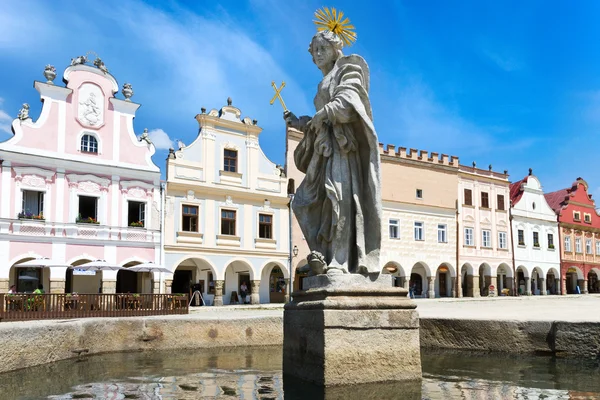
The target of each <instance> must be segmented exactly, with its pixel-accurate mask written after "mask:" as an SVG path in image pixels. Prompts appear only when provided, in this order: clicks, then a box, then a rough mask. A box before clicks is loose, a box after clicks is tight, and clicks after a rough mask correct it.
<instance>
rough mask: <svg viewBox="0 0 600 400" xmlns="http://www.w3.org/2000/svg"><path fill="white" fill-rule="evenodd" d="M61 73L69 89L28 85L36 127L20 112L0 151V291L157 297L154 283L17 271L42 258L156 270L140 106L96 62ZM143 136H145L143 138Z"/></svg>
mask: <svg viewBox="0 0 600 400" xmlns="http://www.w3.org/2000/svg"><path fill="white" fill-rule="evenodd" d="M94 65H95V66H92V65H90V64H88V63H87V60H86V59H85V58H84V57H78V58H76V59H75V60H73V61H72V63H71V66H69V67H68V68H66V69H65V71H64V74H63V81H64V82H65V84H66V85H65V86H62V85H59V84H54V83H53V80H54V78H55V77H56V71H55V69H54V67H52V66H47V67H46V70H45V71H44V75H45V76H46V78H47V79H48V81H47V82H45V83H44V82H38V81H36V82H34V87H35V89H36V90H37V91H38V92H39V93H40V97H41V100H42V102H43V107H42V110H41V114H40V115H39V117H38V118H37V120H35V121H34V120H33V119H32V116H30V115H29V106H28V105H27V104H24V105H23V109H22V110H21V111H20V113H19V117H18V118H17V119H16V120H14V122H13V123H12V131H13V134H14V136H13V137H12V138H10V139H9V140H7V141H5V142H3V143H0V158H1V159H2V178H1V180H0V192H1V193H2V196H1V198H0V260H1V262H0V291H2V292H6V291H7V289H8V287H9V285H13V284H14V285H16V286H17V290H18V291H20V292H28V291H32V290H33V289H34V288H35V287H36V286H37V285H39V284H42V285H43V287H44V289H45V290H46V292H52V293H62V292H64V291H67V292H83V293H98V291H102V292H103V293H114V292H115V291H116V292H132V293H135V292H138V293H150V292H152V291H157V290H158V287H159V282H158V281H159V279H160V277H155V276H152V275H151V274H149V273H134V272H131V271H120V272H118V273H117V272H114V271H103V272H97V273H93V274H92V275H90V274H86V273H81V274H79V273H78V271H75V272H74V271H73V270H72V269H69V270H67V269H66V268H43V269H42V268H22V267H18V264H19V263H20V262H23V261H26V260H29V259H33V258H39V257H47V258H50V259H52V260H56V261H60V262H66V263H67V264H70V265H78V264H82V263H85V262H88V261H92V260H96V259H102V260H106V261H108V262H110V263H116V264H119V265H121V266H131V265H134V264H136V263H140V262H159V261H160V233H159V232H160V220H159V215H160V205H161V202H160V171H159V169H158V167H157V166H156V165H154V164H153V163H152V161H151V156H152V154H153V153H154V151H155V149H154V146H153V145H152V144H151V143H150V141H149V140H140V139H139V138H138V137H137V136H136V134H135V132H134V129H133V118H134V116H135V112H136V110H137V109H138V108H139V107H140V105H139V104H136V103H134V102H132V101H131V100H130V99H129V98H130V97H131V95H132V94H133V91H132V90H131V86H130V85H128V84H125V85H124V87H123V95H124V97H125V99H119V98H117V97H116V93H117V92H118V91H119V87H118V84H117V81H116V80H115V78H114V77H113V76H112V75H111V74H110V73H108V70H107V68H106V66H105V65H104V63H103V62H102V61H101V60H100V59H99V58H98V59H97V60H96V61H95V63H94ZM146 136H147V135H146Z"/></svg>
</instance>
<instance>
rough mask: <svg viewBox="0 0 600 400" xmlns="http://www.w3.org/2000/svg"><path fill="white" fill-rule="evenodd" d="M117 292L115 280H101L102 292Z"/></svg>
mask: <svg viewBox="0 0 600 400" xmlns="http://www.w3.org/2000/svg"><path fill="white" fill-rule="evenodd" d="M116 292H117V281H116V280H114V281H113V280H110V281H109V280H104V279H103V280H102V294H111V293H116Z"/></svg>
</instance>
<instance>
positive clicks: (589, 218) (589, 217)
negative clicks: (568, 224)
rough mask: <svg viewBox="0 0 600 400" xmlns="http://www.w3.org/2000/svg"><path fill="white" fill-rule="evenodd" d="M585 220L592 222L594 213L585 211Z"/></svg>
mask: <svg viewBox="0 0 600 400" xmlns="http://www.w3.org/2000/svg"><path fill="white" fill-rule="evenodd" d="M583 220H584V221H585V222H587V223H588V224H591V223H592V214H588V213H583Z"/></svg>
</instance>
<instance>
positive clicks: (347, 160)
mask: <svg viewBox="0 0 600 400" xmlns="http://www.w3.org/2000/svg"><path fill="white" fill-rule="evenodd" d="M368 90H369V70H368V67H367V64H366V62H365V61H364V59H362V57H360V56H357V55H350V56H346V57H341V58H339V59H338V60H337V62H336V64H335V66H334V68H333V69H332V70H331V71H330V72H329V73H328V74H327V75H326V76H324V77H323V80H322V81H321V83H320V84H319V88H318V91H317V95H316V97H315V100H314V103H315V107H316V109H317V110H320V109H322V108H324V109H325V111H326V113H327V120H328V121H327V122H326V124H325V125H323V127H322V128H321V129H320V130H319V131H318V132H315V131H314V130H311V131H306V132H305V135H304V138H303V139H302V140H301V141H300V143H299V144H298V147H297V148H296V151H295V152H294V161H295V162H296V166H297V167H298V169H299V170H300V171H302V172H304V173H305V174H306V176H305V178H304V180H303V181H302V183H301V184H300V186H299V187H298V191H297V193H296V196H295V198H294V202H293V210H294V213H295V214H296V217H297V218H298V221H299V223H300V227H301V228H302V232H303V234H304V237H305V238H306V240H307V242H308V245H309V247H310V249H311V251H315V250H316V251H319V252H320V253H321V254H323V255H324V256H325V260H326V262H327V264H328V266H329V267H338V268H342V269H347V270H348V271H349V272H354V273H357V272H358V273H372V272H380V271H381V268H380V265H379V251H380V247H381V172H380V159H379V146H378V140H377V134H376V132H375V128H374V126H373V121H372V114H371V104H370V102H369V97H368Z"/></svg>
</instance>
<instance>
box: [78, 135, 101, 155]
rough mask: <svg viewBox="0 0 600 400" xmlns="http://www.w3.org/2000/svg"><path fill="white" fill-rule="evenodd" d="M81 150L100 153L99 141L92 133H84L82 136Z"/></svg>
mask: <svg viewBox="0 0 600 400" xmlns="http://www.w3.org/2000/svg"><path fill="white" fill-rule="evenodd" d="M81 151H82V152H85V153H95V154H97V153H98V141H97V140H96V138H95V137H93V136H92V135H83V137H82V138H81Z"/></svg>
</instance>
